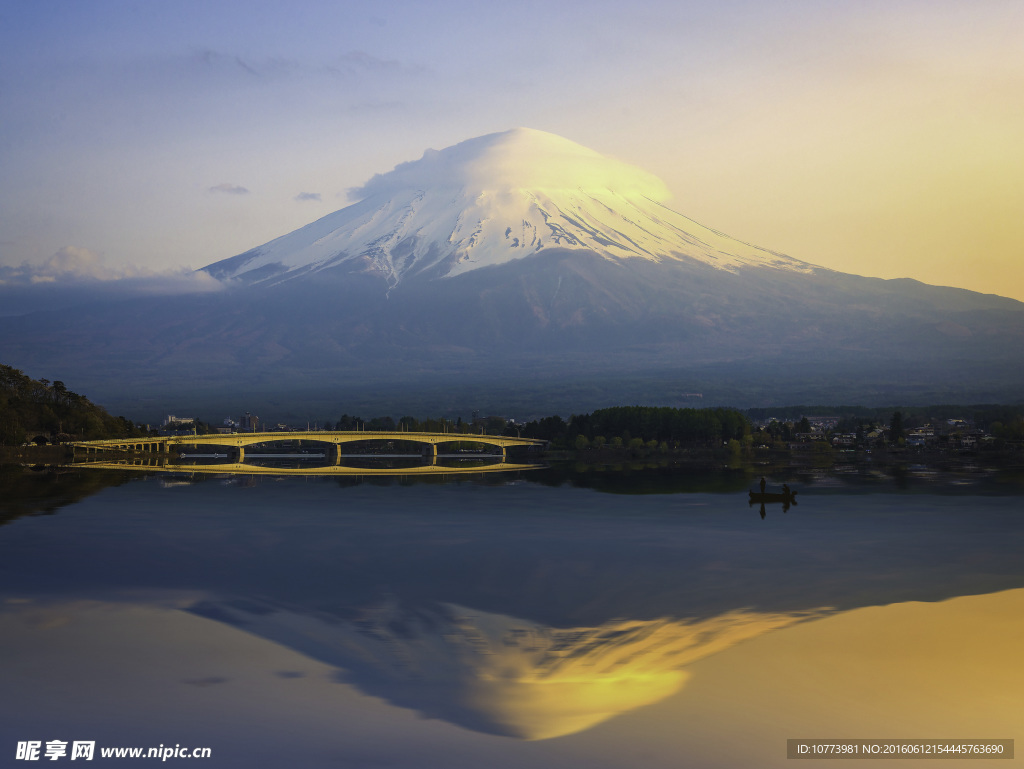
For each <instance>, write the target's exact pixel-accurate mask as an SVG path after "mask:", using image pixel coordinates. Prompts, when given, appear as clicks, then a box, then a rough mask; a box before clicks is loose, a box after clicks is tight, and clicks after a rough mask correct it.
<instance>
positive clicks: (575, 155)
mask: <svg viewBox="0 0 1024 769" xmlns="http://www.w3.org/2000/svg"><path fill="white" fill-rule="evenodd" d="M440 188H447V189H459V190H472V191H477V192H505V191H511V190H543V191H559V190H568V189H571V190H577V191H584V192H587V191H602V190H614V191H615V192H616V193H617V194H619V195H621V196H641V197H645V198H647V199H649V200H652V201H659V202H660V201H665V200H668V199H669V198H670V197H671V195H670V194H669V191H668V188H667V187H666V186H665V184H664V182H662V181H661V179H659V178H658V177H657V176H655V175H654V174H651V173H648V172H647V171H644V170H642V169H640V168H637V167H635V166H631V165H629V164H628V163H624V162H622V161H620V160H615V159H614V158H609V157H606V156H604V155H602V154H600V153H599V152H595V151H594V150H592V149H589V148H587V147H584V146H582V145H580V144H577V143H576V142H573V141H570V140H568V139H564V138H562V137H561V136H556V135H555V134H552V133H547V132H546V131H538V130H536V129H533V128H513V129H512V130H510V131H502V132H500V133H493V134H487V135H486V136H478V137H476V138H474V139H468V140H466V141H464V142H460V143H459V144H456V145H454V146H451V147H448V148H446V149H443V150H433V149H428V150H427V151H426V152H424V153H423V157H422V158H420V159H419V160H413V161H410V162H408V163H401V164H399V165H397V166H396V167H395V168H394V169H393V170H391V171H388V172H387V173H383V174H377V175H376V176H374V177H373V178H372V179H370V181H368V182H367V183H366V184H364V185H363V186H362V187H357V188H355V189H353V190H350V195H351V196H352V198H353V199H354V200H365V199H366V198H369V197H374V196H378V195H386V196H391V195H394V194H395V193H397V192H401V191H405V190H410V189H418V190H422V189H440Z"/></svg>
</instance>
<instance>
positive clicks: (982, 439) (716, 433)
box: [0, 364, 1024, 458]
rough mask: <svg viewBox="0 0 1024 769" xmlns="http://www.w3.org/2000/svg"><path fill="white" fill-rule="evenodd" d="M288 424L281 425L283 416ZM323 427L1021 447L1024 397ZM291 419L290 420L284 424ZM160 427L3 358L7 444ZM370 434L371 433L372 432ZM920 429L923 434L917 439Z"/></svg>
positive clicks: (615, 449) (693, 442) (718, 445)
mask: <svg viewBox="0 0 1024 769" xmlns="http://www.w3.org/2000/svg"><path fill="white" fill-rule="evenodd" d="M281 427H282V428H283V426H281ZM317 428H318V429H322V430H327V431H330V430H362V431H365V432H367V433H373V432H376V431H388V432H391V431H405V432H451V433H454V434H464V435H466V436H467V438H468V437H469V436H471V435H473V434H481V433H486V434H489V435H502V434H504V435H515V436H520V437H523V438H537V439H541V440H544V441H547V442H548V446H549V448H550V450H551V451H554V452H572V453H574V454H576V455H577V456H582V457H590V458H597V457H604V456H609V455H622V454H626V455H629V456H633V457H637V456H648V455H655V454H662V455H668V454H674V453H679V452H693V451H701V452H707V451H713V452H716V453H718V452H725V453H727V454H728V455H730V456H732V457H742V456H747V457H749V456H754V455H757V454H759V453H764V452H765V451H769V452H773V453H784V452H793V451H809V452H811V453H814V454H818V455H822V456H827V455H830V454H833V453H836V452H849V451H857V450H866V451H867V450H872V449H874V450H889V451H899V450H915V449H929V448H930V449H956V450H962V449H965V448H973V449H976V450H986V449H988V450H993V451H1000V450H1007V449H1009V450H1014V449H1020V447H1021V446H1022V445H1024V406H1006V405H979V406H957V405H939V406H927V407H901V408H895V409H894V408H891V407H890V408H865V407H861V406H790V407H784V408H774V409H766V408H755V409H747V410H740V409H736V408H727V407H715V408H699V409H698V408H674V407H655V406H616V407H610V408H603V409H597V410H595V411H593V412H590V413H585V414H573V415H571V416H570V417H569V418H568V419H565V418H563V417H561V416H559V415H552V416H547V417H543V418H539V419H533V420H530V421H527V422H516V421H515V420H511V419H506V418H504V417H494V416H492V417H486V418H479V417H474V418H473V419H469V420H465V421H464V420H463V419H462V418H461V417H459V418H456V419H455V420H451V419H445V418H428V419H419V418H416V417H412V416H403V417H401V418H399V419H397V420H396V419H394V418H393V417H390V416H385V417H375V418H372V419H369V420H366V419H363V418H361V417H356V416H350V415H348V414H343V415H342V416H341V417H340V418H339V419H338V421H337V422H336V423H332V422H329V421H328V422H325V423H323V424H318V425H317ZM284 429H287V428H284ZM215 430H216V428H214V427H212V426H211V425H210V424H209V423H207V422H203V421H201V420H193V421H192V422H191V424H190V430H189V432H194V434H196V435H197V437H198V436H201V435H203V434H205V433H211V432H214V431H215ZM156 434H158V431H156V430H150V429H147V427H146V426H145V425H140V424H137V423H135V422H132V421H131V420H129V419H126V418H125V417H122V416H111V415H110V414H109V413H108V412H107V411H106V410H105V409H104V408H103V407H102V406H99V405H97V404H95V403H92V402H91V401H90V400H89V399H88V398H87V397H85V396H83V395H79V394H78V393H75V392H72V391H70V390H69V389H67V387H66V386H65V384H64V383H63V382H61V381H59V380H57V381H53V382H51V381H49V380H47V379H38V380H36V379H32V378H30V377H28V376H27V375H25V374H24V373H23V372H21V371H19V370H17V369H15V368H12V367H10V366H6V365H2V364H0V447H6V448H7V449H8V451H6V452H5V453H7V454H9V453H10V449H14V448H26V444H34V445H35V446H45V445H52V446H53V447H52V448H51V449H50V451H51V453H53V451H54V449H57V450H58V451H59V444H62V443H67V442H69V441H73V440H98V439H105V438H135V437H149V436H153V435H156ZM368 437H369V436H368ZM918 438H921V440H920V441H919V440H918Z"/></svg>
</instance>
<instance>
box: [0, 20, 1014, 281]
mask: <svg viewBox="0 0 1024 769" xmlns="http://www.w3.org/2000/svg"><path fill="white" fill-rule="evenodd" d="M516 126H528V127H532V128H537V129H541V130H544V131H550V132H552V133H556V134H559V135H561V136H564V137H566V138H568V139H571V140H572V141H575V142H578V143H580V144H583V145H585V146H588V147H590V148H592V149H594V150H596V151H598V152H601V153H603V154H606V155H610V156H613V157H616V158H618V159H620V160H624V161H626V162H628V163H632V164H634V165H637V166H640V167H641V168H644V169H646V170H648V171H651V172H653V173H655V174H657V175H658V176H659V177H661V178H662V179H663V180H664V181H665V183H666V184H667V186H668V188H669V189H670V190H671V191H672V193H673V199H672V200H671V201H669V205H670V206H671V207H672V208H674V209H676V210H678V211H680V212H681V213H683V214H685V215H687V216H689V217H691V218H693V219H695V220H696V221H698V222H700V223H702V224H705V225H707V226H710V227H713V228H716V229H718V230H721V231H723V232H726V233H728V234H729V235H731V236H733V237H736V238H739V239H741V240H745V241H748V242H751V243H755V244H757V245H760V246H764V247H766V248H770V249H773V250H776V251H781V252H784V253H786V254H789V255H790V256H793V257H796V258H798V259H802V260H805V261H808V262H812V263H814V264H819V265H823V266H826V267H831V268H833V269H837V270H842V271H844V272H851V273H856V274H860V275H871V276H879V277H885V278H894V277H912V278H916V279H918V280H922V281H924V282H927V283H934V284H940V285H952V286H960V287H963V288H969V289H972V290H975V291H982V292H987V293H998V294H1002V295H1004V296H1012V297H1014V298H1017V299H1022V300H1024V3H1022V2H1020V1H1019V0H1012V1H1007V2H996V1H991V2H985V1H984V0H981V1H977V0H975V1H972V2H970V3H968V2H947V1H946V0H927V1H926V2H925V1H922V2H908V1H906V0H887V1H886V2H875V1H874V0H856V1H855V2H852V1H851V2H820V0H815V1H814V2H806V1H804V0H790V1H787V2H752V1H747V2H730V1H726V2H716V3H703V2H702V3H696V2H679V1H678V0H672V2H660V1H652V0H638V1H637V2H631V3H623V2H606V1H605V0H590V1H589V2H586V3H584V2H558V1H557V0H544V2H517V1H515V0H512V1H510V2H505V3H502V4H492V3H480V2H459V1H456V0H435V1H434V2H430V3H427V2H382V1H381V0H374V2H363V1H362V0H355V1H353V0H347V1H346V2H301V1H300V2H296V0H290V1H289V2H238V1H236V0H224V1H218V2H209V0H204V1H203V2H191V1H181V2H179V1H175V0H171V1H169V2H163V3H152V2H134V1H131V0H120V1H105V0H90V1H89V2H72V1H67V2H59V1H54V2H34V3H32V2H17V1H15V0H0V265H5V266H14V265H20V264H22V263H23V262H26V261H27V262H30V263H32V264H41V263H44V262H46V261H47V260H50V261H52V258H53V257H54V255H56V254H62V255H65V256H67V255H69V254H70V255H72V256H73V255H76V254H77V255H86V256H88V257H89V260H90V262H89V263H90V264H92V265H93V268H94V269H96V270H108V271H109V272H110V274H121V273H123V272H124V270H125V269H128V268H127V267H126V265H132V267H131V269H132V270H136V269H140V268H141V269H145V270H156V271H161V270H167V269H174V268H180V267H182V266H185V265H188V266H191V267H200V266H203V265H206V264H209V263H211V262H214V261H217V260H219V259H223V258H226V257H229V256H233V255H235V254H238V253H240V252H242V251H245V250H247V249H249V248H251V247H253V246H256V245H259V244H261V243H264V242H266V241H268V240H270V239H272V238H274V237H277V236H279V235H283V234H285V233H287V232H289V231H291V230H293V229H295V228H297V227H300V226H302V225H304V224H306V223H308V222H310V221H312V220H314V219H316V218H319V217H320V216H323V215H324V214H327V213H329V212H331V211H334V210H337V209H339V208H342V207H344V206H345V205H346V204H347V203H348V202H349V200H348V196H347V191H348V190H349V189H350V188H354V187H357V186H359V185H361V184H363V183H364V182H366V181H367V179H369V178H370V177H371V176H372V175H373V174H375V173H378V172H384V171H388V170H390V169H391V168H392V167H394V166H395V165H396V164H397V163H400V162H403V161H408V160H413V159H416V158H419V157H420V156H421V155H422V153H423V151H424V150H425V149H426V148H428V147H433V148H436V149H440V148H443V147H447V146H449V145H452V144H455V143H457V142H459V141H462V140H464V139H467V138H470V137H473V136H478V135H482V134H487V133H493V132H496V131H503V130H507V129H509V128H513V127H516Z"/></svg>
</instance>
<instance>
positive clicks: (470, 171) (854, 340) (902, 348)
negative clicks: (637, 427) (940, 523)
mask: <svg viewBox="0 0 1024 769" xmlns="http://www.w3.org/2000/svg"><path fill="white" fill-rule="evenodd" d="M664 190H665V188H664V185H663V184H662V183H661V182H660V180H658V179H657V178H656V177H655V176H653V175H651V174H649V173H647V172H644V171H642V170H639V169H636V168H633V167H631V166H629V165H627V164H624V163H621V162H619V161H615V160H611V159H608V158H605V157H603V156H601V155H600V154H598V153H596V152H594V151H592V150H589V149H587V148H584V147H581V146H580V145H578V144H575V143H573V142H571V141H569V140H567V139H564V138H561V137H558V136H554V135H552V134H549V133H545V132H541V131H535V130H531V129H523V128H520V129H515V130H512V131H507V132H503V133H497V134H490V135H487V136H482V137H479V138H476V139H471V140H468V141H465V142H462V143H460V144H457V145H455V146H453V147H449V148H447V149H443V150H441V151H433V150H431V151H428V152H427V153H425V154H424V156H423V157H422V158H421V159H420V160H417V161H412V162H409V163H404V164H401V165H399V166H398V167H396V168H395V169H394V170H392V171H390V172H387V173H382V174H378V175H377V176H374V177H373V178H372V179H371V180H370V181H369V182H367V183H366V184H365V185H364V186H363V187H361V188H360V189H358V190H357V191H355V192H354V193H353V194H354V196H355V197H358V198H359V200H358V202H356V203H354V204H352V205H350V206H348V207H346V208H344V209H342V210H340V211H337V212H335V213H333V214H329V215H327V216H325V217H323V218H322V219H319V220H317V221H315V222H313V223H312V224H309V225H307V226H305V227H303V228H301V229H299V230H296V231H295V232H292V233H289V234H286V235H283V236H282V237H279V238H277V239H275V240H273V241H270V242H269V243H267V244H265V245H263V246H260V247H258V248H255V249H252V250H250V251H247V252H246V253H243V254H240V255H238V256H236V257H232V258H230V259H226V260H223V261H220V262H216V263H214V264H211V265H209V266H208V267H206V268H204V269H203V270H202V271H201V272H200V273H199V275H201V276H203V281H200V283H202V285H203V286H204V288H206V287H207V284H210V283H211V282H212V283H214V284H218V282H219V288H220V289H221V290H217V291H205V292H204V293H198V294H180V295H173V296H150V297H147V298H144V299H140V298H134V297H123V298H121V299H119V300H117V301H106V302H104V303H102V304H89V303H88V302H82V303H81V305H80V306H78V307H74V308H70V307H69V308H67V309H64V310H61V309H60V308H48V309H47V310H46V311H43V312H37V313H32V314H27V315H22V316H19V317H8V318H2V319H0V360H3V361H4V362H5V363H8V364H9V365H14V366H16V367H18V368H22V369H24V370H26V372H27V373H30V374H32V375H35V376H48V377H50V378H54V377H57V376H60V377H62V378H63V379H64V380H65V381H68V382H69V384H70V382H74V383H75V384H74V387H75V388H76V389H79V390H82V391H86V392H88V393H89V394H90V395H91V396H92V397H94V398H95V399H96V400H99V401H100V402H103V403H105V404H109V405H111V406H112V407H113V408H115V410H119V411H125V412H131V413H134V414H138V415H140V416H141V415H142V414H143V412H145V413H147V414H150V413H152V411H153V410H156V412H158V413H159V412H163V411H166V410H175V409H177V410H181V411H185V410H190V411H195V410H197V409H200V408H210V409H219V410H225V411H226V412H227V413H234V412H237V411H239V410H240V409H249V408H256V407H257V406H258V407H259V408H263V409H273V408H279V409H280V412H279V413H280V414H281V417H282V418H287V417H288V416H291V417H293V418H294V417H296V416H297V417H302V416H315V415H321V414H322V415H327V414H330V415H332V416H335V417H336V416H337V414H338V413H341V412H342V411H343V410H349V411H352V410H354V409H355V408H356V407H357V406H359V407H361V408H363V409H375V410H377V411H378V412H379V413H396V412H400V411H401V412H410V411H413V410H415V411H416V412H417V413H420V414H423V413H427V412H430V411H434V412H437V411H446V410H459V409H461V410H465V409H472V408H484V409H490V410H492V411H496V412H501V413H509V412H514V413H515V414H519V415H522V414H524V412H526V413H527V414H539V413H550V412H551V411H563V412H566V413H568V412H569V411H580V412H581V411H586V410H590V409H593V408H598V407H601V406H606V405H611V404H615V403H645V404H649V405H715V404H729V405H736V406H751V405H777V404H784V403H795V402H833V403H837V402H845V403H860V404H864V405H874V404H880V403H896V402H900V403H907V404H910V403H925V402H933V403H934V402H957V401H959V402H968V401H969V402H985V401H1014V400H1018V399H1019V398H1020V397H1021V395H1022V393H1021V390H1020V384H1021V382H1022V381H1024V363H1022V360H1021V356H1020V355H1019V352H1018V351H1019V349H1020V348H1021V345H1022V344H1024V304H1021V303H1020V302H1017V301H1015V300H1012V299H1006V298H1002V297H998V296H993V295H983V294H976V293H973V292H970V291H964V290H961V289H954V288H940V287H934V286H928V285H924V284H921V283H918V282H916V281H910V280H889V281H885V280H880V279H872V278H862V277H858V276H854V275H848V274H844V273H840V272H836V271H834V270H829V269H825V268H822V267H816V266H814V265H811V264H808V263H805V262H802V261H799V260H796V259H792V258H790V257H788V256H785V255H783V254H779V253H776V252H773V251H769V250H766V249H763V248H760V247H758V246H754V245H751V244H747V243H743V242H740V241H738V240H735V239H733V238H730V237H729V236H727V235H725V234H723V233H721V232H718V231H716V230H713V229H710V228H709V227H706V226H704V225H701V224H698V223H696V222H694V221H692V220H690V219H688V218H687V217H686V216H684V215H682V214H680V213H678V212H676V211H674V210H672V209H671V208H669V207H667V206H666V205H665V204H664V203H663V202H662V199H663V197H664V194H665V193H664ZM204 281H205V282H204ZM694 394H699V395H700V397H699V399H698V400H696V401H695V400H694V398H695V395H694ZM275 404H276V406H275ZM229 409H230V411H228V410H229ZM303 411H305V414H304V413H303ZM286 412H289V413H286Z"/></svg>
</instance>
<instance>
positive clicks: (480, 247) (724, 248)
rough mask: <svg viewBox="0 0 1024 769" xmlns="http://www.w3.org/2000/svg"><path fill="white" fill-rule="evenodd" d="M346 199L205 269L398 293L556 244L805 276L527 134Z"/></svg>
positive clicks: (485, 143)
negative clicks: (324, 277)
mask: <svg viewBox="0 0 1024 769" xmlns="http://www.w3.org/2000/svg"><path fill="white" fill-rule="evenodd" d="M353 195H354V196H355V197H358V198H359V202H357V203H355V204H353V205H350V206H348V207H347V208H344V209H342V210H340V211H336V212H334V213H333V214H329V215H328V216H325V217H324V218H322V219H320V220H318V221H316V222H313V223H312V224H309V225H307V226H305V227H302V228H301V229H298V230H296V231H294V232H292V233H289V234H288V235H284V236H282V237H280V238H277V239H276V240H272V241H270V242H269V243H267V244H265V245H262V246H259V247H258V248H254V249H252V250H251V251H247V252H246V253H244V254H241V255H239V256H236V257H234V258H231V259H226V260H224V261H221V262H217V263H215V264H212V265H210V266H208V267H206V268H205V269H206V271H207V272H209V273H211V274H212V275H214V276H215V277H218V278H242V279H245V280H246V281H250V282H267V281H269V282H279V281H281V280H286V279H289V278H292V277H296V276H298V275H301V274H304V273H306V272H309V271H320V270H324V269H328V268H332V267H339V266H341V267H344V268H346V269H347V270H349V271H353V270H354V271H360V272H370V273H377V274H379V275H381V276H383V277H385V278H386V280H387V282H388V285H390V286H394V285H397V284H398V283H399V282H400V281H402V280H403V279H406V278H409V277H413V276H427V277H451V276H456V275H460V274H463V273H466V272H469V271H471V270H474V269H477V268H480V267H488V266H494V265H499V264H504V263H507V262H510V261H512V260H515V259H520V258H522V257H526V256H531V255H534V254H537V253H538V252H542V251H545V250H552V249H565V250H571V251H590V252H593V253H596V254H598V255H600V256H602V257H604V258H606V259H609V260H629V259H645V260H651V261H654V262H662V261H673V260H675V261H687V260H696V261H698V262H701V263H704V264H707V265H710V266H712V267H714V268H717V269H722V270H729V271H734V270H736V269H737V268H740V267H742V266H752V265H756V266H770V267H776V268H780V269H785V270H795V271H799V272H809V271H811V270H813V268H812V267H811V266H810V265H808V264H805V263H804V262H800V261H798V260H796V259H791V258H790V257H787V256H784V255H782V254H777V253H774V252H772V251H767V250H765V249H763V248H758V247H757V246H751V245H748V244H746V243H742V242H740V241H738V240H734V239H733V238H730V237H728V236H727V235H723V234H722V233H720V232H717V231H715V230H712V229H709V228H707V227H704V226H702V225H700V224H697V223H696V222H694V221H692V220H690V219H688V218H686V217H685V216H683V215H682V214H679V213H677V212H675V211H673V210H672V209H671V208H668V207H667V206H666V205H665V204H664V201H665V200H666V199H667V198H668V192H667V189H666V187H665V185H664V184H663V183H662V182H661V180H659V179H658V178H657V177H655V176H653V175H652V174H649V173H647V172H646V171H642V170H640V169H639V168H635V167H633V166H630V165H628V164H626V163H623V162H621V161H618V160H614V159H612V158H608V157H605V156H603V155H601V154H599V153H597V152H594V151H593V150H590V149H587V148H586V147H582V146H580V145H579V144H576V143H574V142H571V141H569V140H567V139H563V138H561V137H559V136H555V135H554V134H550V133H545V132H543V131H536V130H533V129H529V128H516V129H513V130H511V131H505V132H502V133H495V134H489V135H487V136H481V137H478V138H475V139H470V140H468V141H464V142H462V143H460V144H456V145H455V146H452V147H448V148H447V149H444V150H441V151H436V150H427V152H426V153H424V155H423V157H422V158H420V159H419V160H416V161H413V162H409V163H403V164H401V165H399V166H397V167H396V168H395V169H394V170H392V171H389V172H388V173H385V174H378V175H377V176H375V177H373V178H372V179H371V180H370V181H369V182H367V183H366V184H365V185H364V186H363V187H361V188H359V189H358V190H355V191H354V192H353Z"/></svg>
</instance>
